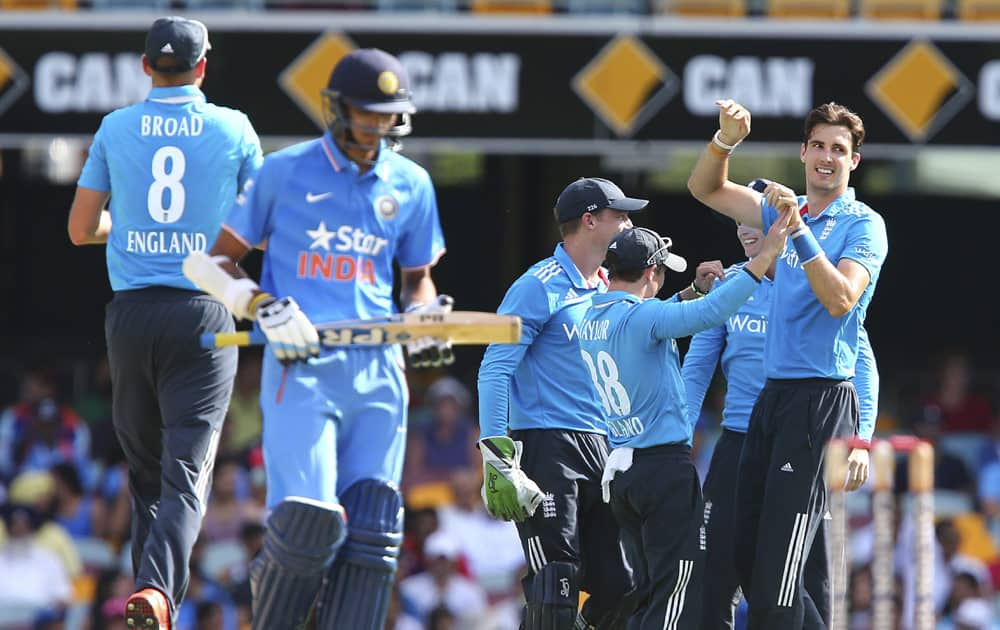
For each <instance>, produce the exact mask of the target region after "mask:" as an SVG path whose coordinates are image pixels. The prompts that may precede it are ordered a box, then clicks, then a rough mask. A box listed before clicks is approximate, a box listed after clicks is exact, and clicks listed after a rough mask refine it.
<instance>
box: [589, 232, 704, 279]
mask: <svg viewBox="0 0 1000 630" xmlns="http://www.w3.org/2000/svg"><path fill="white" fill-rule="evenodd" d="M672 245H673V242H672V241H671V240H670V239H669V238H663V237H661V236H660V235H659V234H657V233H656V232H654V231H653V230H650V229H648V228H644V227H637V228H630V229H628V230H625V231H624V232H619V233H618V234H617V235H616V236H615V238H614V239H612V241H611V244H610V245H608V255H607V260H605V265H606V266H607V267H608V269H610V270H611V272H612V273H614V272H619V271H640V270H642V269H645V268H646V267H652V266H653V265H663V266H665V267H667V268H668V269H672V270H673V271H676V272H678V273H680V272H682V271H684V270H686V269H687V266H688V264H687V261H686V260H685V259H684V258H682V257H680V256H678V255H677V254H672V253H670V247H671V246H672Z"/></svg>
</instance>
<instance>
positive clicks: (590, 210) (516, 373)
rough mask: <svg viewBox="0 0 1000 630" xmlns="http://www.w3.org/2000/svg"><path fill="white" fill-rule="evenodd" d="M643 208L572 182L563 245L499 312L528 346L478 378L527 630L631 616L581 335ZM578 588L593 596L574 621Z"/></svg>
mask: <svg viewBox="0 0 1000 630" xmlns="http://www.w3.org/2000/svg"><path fill="white" fill-rule="evenodd" d="M647 203H648V202H647V201H646V200H644V199H632V198H629V197H626V196H625V193H624V192H622V190H621V189H620V188H618V186H616V185H615V184H613V183H612V182H610V181H608V180H606V179H601V178H597V177H591V178H581V179H578V180H576V181H575V182H572V183H571V184H569V185H568V186H567V187H566V188H565V189H564V190H563V191H562V193H561V194H560V195H559V198H558V199H557V201H556V207H555V216H556V221H557V222H558V224H559V230H560V233H561V234H562V237H563V241H562V242H561V243H560V244H558V245H557V246H556V248H555V252H554V253H553V255H552V256H550V257H549V258H546V259H544V260H541V261H539V262H538V263H535V264H534V265H532V266H531V267H530V268H529V269H528V270H527V271H526V272H525V273H524V274H523V275H522V276H521V277H520V278H518V279H517V280H516V281H514V284H513V285H511V287H510V288H509V289H508V290H507V294H506V295H505V296H504V299H503V302H502V303H501V304H500V307H499V308H498V309H497V312H499V313H504V314H511V315H519V316H520V317H521V320H522V334H521V342H520V344H515V345H491V346H489V347H488V348H487V349H486V354H485V356H484V357H483V362H482V365H480V368H479V427H480V435H481V436H482V439H481V440H480V442H479V449H480V452H481V453H482V455H483V475H484V486H483V495H484V499H485V501H486V507H487V509H488V510H489V511H490V513H491V514H493V516H496V517H498V518H502V519H505V520H514V521H517V529H518V533H519V535H520V537H521V543H522V546H523V548H524V556H525V558H526V560H527V563H528V574H527V576H526V577H525V578H524V580H523V585H524V595H525V600H526V612H525V620H524V630H543V629H544V630H572V629H573V628H574V624H577V625H576V626H575V627H578V628H591V627H597V628H602V629H604V628H618V627H623V624H624V622H625V620H626V618H627V616H628V610H629V604H628V601H627V600H626V598H625V595H626V593H628V592H629V591H630V590H631V576H630V572H629V570H628V569H627V567H626V565H625V562H624V558H623V554H622V550H621V547H620V545H619V543H618V526H617V525H616V524H615V522H614V517H613V516H612V515H611V512H610V510H609V509H608V507H607V506H606V505H604V503H603V502H602V501H601V496H600V493H601V489H600V483H601V473H602V470H603V468H604V463H605V460H606V458H607V453H608V446H607V437H606V433H607V429H606V424H605V421H604V412H603V411H602V408H601V403H600V401H599V400H598V398H597V394H596V392H594V387H593V384H592V381H591V376H590V372H589V371H588V368H587V365H586V364H585V363H584V362H583V359H582V358H581V355H580V348H579V346H578V343H577V335H579V333H580V320H581V318H582V317H583V313H584V311H586V310H587V307H588V306H589V305H590V301H591V299H592V298H593V297H594V296H595V295H599V294H601V293H603V292H604V291H605V290H607V280H606V276H605V272H604V269H603V268H602V267H601V263H602V262H603V261H604V256H605V253H606V252H607V249H608V243H610V242H611V239H612V238H613V237H614V236H615V235H616V234H618V233H619V232H620V231H622V230H625V229H627V228H630V227H631V226H632V221H631V219H630V218H629V215H630V213H632V212H637V211H639V210H641V209H642V208H644V207H645V206H646V204H647ZM508 429H509V430H510V434H509V435H508ZM581 589H582V590H585V591H586V592H588V593H589V594H590V597H589V598H588V599H587V601H586V603H585V605H584V609H583V610H582V611H581V613H580V618H579V619H577V607H578V601H579V592H580V590H581Z"/></svg>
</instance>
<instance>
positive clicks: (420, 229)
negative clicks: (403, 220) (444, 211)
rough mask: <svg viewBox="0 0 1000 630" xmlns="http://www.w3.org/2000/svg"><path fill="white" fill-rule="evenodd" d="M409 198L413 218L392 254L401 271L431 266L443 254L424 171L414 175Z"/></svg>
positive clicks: (434, 205)
mask: <svg viewBox="0 0 1000 630" xmlns="http://www.w3.org/2000/svg"><path fill="white" fill-rule="evenodd" d="M410 194H411V195H412V197H413V214H412V215H411V216H410V217H409V220H408V221H407V225H406V230H405V231H404V232H403V235H402V239H401V240H400V243H399V248H398V249H397V250H396V261H397V262H399V266H400V267H402V268H404V269H416V268H419V267H426V266H427V265H432V264H434V263H435V262H437V259H438V258H439V257H440V256H441V253H442V252H443V251H444V232H442V230H441V221H440V219H439V218H438V207H437V197H436V195H435V194H434V184H433V183H431V177H430V175H428V174H427V171H425V170H423V169H419V170H417V171H416V173H415V174H414V177H413V190H412V191H411V192H410Z"/></svg>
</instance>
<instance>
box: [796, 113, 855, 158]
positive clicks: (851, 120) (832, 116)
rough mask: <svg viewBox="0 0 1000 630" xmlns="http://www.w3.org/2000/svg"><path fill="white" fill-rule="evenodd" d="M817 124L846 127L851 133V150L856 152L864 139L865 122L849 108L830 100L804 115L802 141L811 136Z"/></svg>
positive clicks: (807, 139)
mask: <svg viewBox="0 0 1000 630" xmlns="http://www.w3.org/2000/svg"><path fill="white" fill-rule="evenodd" d="M817 125H833V126H835V127H846V128H847V131H848V132H849V133H850V134H851V150H852V151H853V152H854V153H857V152H858V151H860V150H861V145H862V144H863V143H864V141H865V124H864V123H863V122H862V121H861V116H858V115H857V114H855V113H854V112H852V111H851V110H849V109H847V108H846V107H844V106H843V105H841V104H839V103H834V102H833V101H830V102H829V103H823V104H822V105H820V106H819V107H816V108H814V109H813V110H812V111H811V112H809V113H808V114H807V115H806V123H805V133H804V135H803V136H802V138H803V139H802V142H803V143H808V142H809V138H810V137H811V136H812V132H813V129H815V128H816V126H817Z"/></svg>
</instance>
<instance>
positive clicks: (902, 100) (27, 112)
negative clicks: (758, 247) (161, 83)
mask: <svg viewBox="0 0 1000 630" xmlns="http://www.w3.org/2000/svg"><path fill="white" fill-rule="evenodd" d="M190 15H191V16H192V17H197V18H200V19H203V20H204V21H205V22H206V24H208V26H209V29H210V33H211V39H212V42H213V46H214V48H213V51H212V52H211V53H210V54H209V69H208V78H207V81H206V84H205V91H206V93H207V95H208V97H209V99H210V100H212V101H213V102H215V103H218V104H222V105H230V106H233V107H237V108H239V109H242V110H243V111H246V112H247V113H248V114H249V115H250V117H251V119H252V121H253V122H254V125H255V127H256V128H257V130H258V133H259V134H260V135H261V136H262V138H264V139H267V140H271V141H273V142H279V143H280V142H289V141H294V140H298V139H301V138H304V137H311V136H314V135H315V134H316V133H317V132H318V131H319V129H320V128H321V127H320V120H321V110H320V105H319V96H318V94H319V89H320V88H321V87H322V86H323V85H324V84H325V81H326V78H327V76H328V74H329V70H330V68H331V67H332V65H333V64H334V63H335V61H336V59H338V58H339V56H341V55H343V54H345V53H346V52H347V51H349V50H351V48H353V47H356V46H365V47H367V46H375V47H380V48H385V49H386V50H390V51H391V52H393V53H395V54H397V55H398V56H400V58H401V60H402V61H403V62H404V65H405V66H406V67H407V70H408V72H409V73H410V75H411V78H412V80H413V90H414V100H415V101H416V103H417V106H418V108H419V110H420V111H419V113H418V114H417V116H416V117H415V121H414V122H415V131H414V137H413V138H412V140H410V143H411V147H413V148H417V149H436V148H449V149H454V150H460V151H464V150H469V151H476V152H483V153H494V154H505V153H511V154H540V155H600V154H609V153H629V154H633V155H642V154H649V155H655V154H658V153H661V152H663V151H666V150H669V149H670V148H674V147H691V148H694V147H699V146H701V145H702V144H703V143H704V142H705V141H706V140H707V139H708V138H709V137H710V136H711V133H712V131H713V130H714V129H715V126H716V124H717V123H716V113H715V112H716V110H715V106H714V105H713V102H714V100H715V99H716V98H734V99H736V100H739V101H740V102H742V103H744V104H745V105H747V107H748V108H749V109H750V110H751V112H752V113H753V115H754V119H753V123H754V124H753V133H752V135H751V138H750V139H751V140H752V142H748V144H747V149H750V150H753V149H762V148H770V147H773V146H775V145H778V146H780V147H787V146H789V145H793V144H797V143H798V142H800V140H801V121H802V118H803V116H804V115H805V113H806V112H807V111H808V110H809V109H810V108H811V107H812V106H814V105H815V104H817V103H820V102H825V101H829V100H836V101H838V102H841V103H843V104H845V105H847V106H848V107H851V108H852V109H854V110H855V111H857V112H858V113H860V114H861V115H862V116H863V118H864V119H865V123H866V126H867V128H868V138H867V141H866V145H865V150H866V154H868V155H869V156H872V155H876V156H877V155H879V154H890V153H893V152H895V151H898V150H899V149H900V148H902V147H914V146H916V147H919V146H931V147H941V148H957V147H983V146H989V144H988V143H991V142H992V141H993V139H995V138H996V137H998V134H997V132H998V131H1000V26H990V25H982V24H963V23H959V22H920V23H912V22H911V23H876V22H870V21H858V20H848V21H842V22H799V21H786V20H766V19H748V20H692V19H679V18H675V17H667V16H656V17H648V16H641V17H640V16H635V17H628V16H603V17H592V16H560V17H546V18H535V17H532V18H515V17H506V18H492V17H489V18H487V17H481V16H470V15H436V14H435V15H432V14H420V13H417V14H404V13H355V12H348V13H343V12H313V11H309V12H267V13H263V12H262V13H242V12H241V13H230V12H211V13H208V12H204V13H200V14H199V13H191V14H190ZM155 17H157V15H154V14H151V13H143V12H129V13H122V12H114V13H103V12H79V13H69V14H62V13H60V14H56V13H45V14H32V13H13V14H11V13H0V145H3V146H17V145H22V144H24V143H25V142H27V141H29V140H38V139H46V138H51V137H71V138H81V139H84V140H85V139H87V138H89V137H90V136H91V135H92V134H93V132H94V131H95V130H96V129H97V127H98V125H99V124H100V119H101V117H102V116H103V114H104V113H106V112H107V111H110V110H112V109H115V108H116V107H121V106H124V105H127V104H129V103H132V102H135V101H137V100H140V99H141V98H143V97H144V96H145V93H146V91H147V89H148V79H147V78H146V77H145V75H143V74H142V70H141V67H140V65H139V55H140V52H141V47H142V40H143V36H144V33H145V30H146V28H148V26H149V24H150V23H151V22H152V20H153V19H155Z"/></svg>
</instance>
